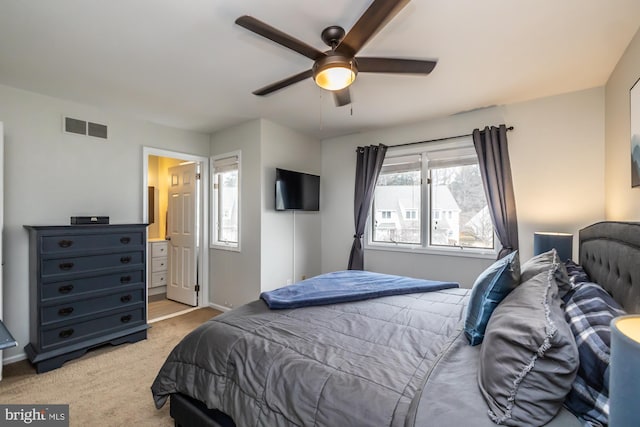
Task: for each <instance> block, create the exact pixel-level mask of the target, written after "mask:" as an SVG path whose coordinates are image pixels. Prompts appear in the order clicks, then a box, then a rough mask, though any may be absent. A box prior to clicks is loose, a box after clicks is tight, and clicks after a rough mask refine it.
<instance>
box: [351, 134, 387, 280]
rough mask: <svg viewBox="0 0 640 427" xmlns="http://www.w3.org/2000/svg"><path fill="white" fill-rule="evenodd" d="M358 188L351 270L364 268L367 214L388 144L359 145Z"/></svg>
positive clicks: (357, 151) (355, 199) (357, 164)
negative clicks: (363, 241)
mask: <svg viewBox="0 0 640 427" xmlns="http://www.w3.org/2000/svg"><path fill="white" fill-rule="evenodd" d="M356 153H357V160H356V188H355V194H354V206H353V207H354V219H355V226H356V233H355V234H354V235H353V245H352V246H351V254H349V265H348V267H347V268H348V269H349V270H362V269H364V251H363V250H362V236H363V235H364V226H365V223H366V222H367V215H369V209H370V208H371V200H372V199H373V193H374V191H375V189H376V182H377V181H378V175H380V170H381V169H382V162H383V161H384V155H385V154H386V153H387V146H386V145H382V144H380V145H369V146H368V147H358V149H357V150H356Z"/></svg>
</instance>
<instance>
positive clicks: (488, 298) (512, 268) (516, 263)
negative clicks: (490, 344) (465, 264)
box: [464, 251, 520, 345]
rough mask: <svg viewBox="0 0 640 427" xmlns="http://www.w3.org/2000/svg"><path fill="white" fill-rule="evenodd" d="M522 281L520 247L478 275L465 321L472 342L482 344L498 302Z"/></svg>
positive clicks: (467, 334)
mask: <svg viewBox="0 0 640 427" xmlns="http://www.w3.org/2000/svg"><path fill="white" fill-rule="evenodd" d="M518 284H520V259H519V258H518V251H514V252H511V253H510V254H509V255H507V256H505V257H504V258H501V259H499V260H498V261H496V262H494V263H493V264H491V265H490V266H489V267H488V268H487V269H486V270H484V271H483V272H482V274H480V275H479V276H478V278H477V279H476V281H475V283H474V284H473V288H472V290H471V297H469V304H468V305H467V314H466V318H465V321H464V334H465V336H466V337H467V340H468V341H469V344H471V345H478V344H480V343H481V342H482V339H483V338H484V330H485V329H486V327H487V322H489V318H490V317H491V314H492V313H493V310H495V308H496V307H497V306H498V304H499V303H500V301H502V300H503V299H504V297H506V296H507V295H508V294H509V292H511V291H512V290H513V289H514V288H515V287H516V286H518Z"/></svg>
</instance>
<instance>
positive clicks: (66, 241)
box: [41, 231, 144, 254]
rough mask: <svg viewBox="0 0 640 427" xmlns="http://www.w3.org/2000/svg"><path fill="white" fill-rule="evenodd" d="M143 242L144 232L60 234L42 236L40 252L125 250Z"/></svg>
mask: <svg viewBox="0 0 640 427" xmlns="http://www.w3.org/2000/svg"><path fill="white" fill-rule="evenodd" d="M142 244H144V233H142V232H139V231H123V232H119V233H104V232H103V233H98V232H96V233H86V234H66V235H65V234H61V235H56V236H43V237H42V246H41V247H42V249H41V250H42V253H43V254H51V253H64V252H76V251H87V250H97V249H111V248H119V249H123V250H126V249H127V248H130V247H132V246H139V245H142Z"/></svg>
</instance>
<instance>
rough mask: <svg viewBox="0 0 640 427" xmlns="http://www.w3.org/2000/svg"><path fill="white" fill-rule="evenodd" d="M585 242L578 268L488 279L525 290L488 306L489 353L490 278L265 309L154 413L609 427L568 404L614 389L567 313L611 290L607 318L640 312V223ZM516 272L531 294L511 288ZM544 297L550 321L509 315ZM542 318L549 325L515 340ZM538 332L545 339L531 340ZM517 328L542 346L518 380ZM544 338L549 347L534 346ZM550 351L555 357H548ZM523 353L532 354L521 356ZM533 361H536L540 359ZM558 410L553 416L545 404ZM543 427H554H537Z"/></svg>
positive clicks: (231, 315)
mask: <svg viewBox="0 0 640 427" xmlns="http://www.w3.org/2000/svg"><path fill="white" fill-rule="evenodd" d="M579 240H580V258H579V265H577V266H576V265H575V264H572V265H570V264H566V265H565V264H564V263H559V262H557V259H556V254H555V251H553V253H550V254H546V255H542V256H540V257H534V258H535V259H532V260H529V261H527V263H524V264H523V265H522V269H521V268H520V265H519V263H517V257H516V258H514V259H513V260H512V261H510V262H511V264H505V263H502V264H500V265H499V268H498V269H496V268H494V269H493V270H492V269H491V268H490V269H488V271H486V272H485V273H483V275H485V274H487V275H488V277H489V278H490V279H491V280H484V282H483V283H487V282H490V283H491V284H492V286H493V285H495V283H500V281H499V280H496V277H500V278H502V279H504V278H505V277H506V278H508V279H509V280H510V281H511V282H514V281H516V282H517V283H515V284H514V285H513V286H510V285H509V286H510V287H509V289H508V292H506V294H505V295H503V296H501V297H500V299H499V300H495V301H494V300H493V299H492V298H493V296H495V295H493V294H491V293H489V292H484V293H483V294H482V295H483V298H485V299H483V300H482V304H483V305H482V306H481V307H483V308H482V310H484V309H486V308H487V307H491V310H490V314H488V315H487V314H486V313H484V314H483V312H482V310H481V311H480V314H481V316H479V317H480V318H483V317H484V326H483V327H484V328H486V330H485V329H482V334H481V335H482V337H481V338H482V339H483V340H484V341H483V342H481V343H480V342H479V341H478V345H470V342H473V340H474V339H475V338H474V335H473V333H474V331H475V329H474V328H473V327H472V328H471V332H470V328H469V323H470V317H472V316H470V314H469V313H470V312H472V311H474V310H476V308H475V307H476V305H477V304H476V301H477V300H478V298H479V297H478V295H479V294H480V292H479V291H478V290H477V289H478V288H479V287H480V286H479V285H478V282H481V280H480V279H481V278H482V277H481V278H479V279H478V281H477V283H476V285H474V288H475V289H476V290H475V291H474V290H473V289H460V288H456V287H450V286H447V287H446V288H443V289H439V290H433V291H428V292H411V293H402V294H398V295H388V296H384V295H383V296H379V297H377V298H372V299H366V300H360V301H351V302H344V303H332V302H329V303H326V304H324V305H312V306H308V307H300V308H291V309H278V310H271V309H269V308H268V306H267V304H266V303H265V301H264V300H262V299H260V300H257V301H254V302H251V303H249V304H247V305H245V306H242V307H238V308H236V309H235V310H232V311H230V312H227V313H225V314H223V315H220V316H217V317H215V318H213V319H211V320H210V321H208V322H206V323H205V324H203V325H201V326H200V327H198V328H197V329H196V330H194V331H193V332H192V333H191V334H189V335H188V336H187V337H185V338H184V339H183V341H182V342H181V343H180V344H178V346H176V348H175V349H174V350H173V352H172V353H171V354H170V356H169V357H168V358H167V360H166V362H165V364H164V365H163V367H162V368H161V370H160V372H159V373H158V376H157V377H156V380H155V381H154V383H153V385H152V394H153V398H154V402H155V404H156V406H157V407H161V406H162V405H164V404H165V403H166V401H167V400H169V399H170V413H171V416H172V417H173V418H174V420H175V423H176V426H184V427H187V426H190V427H191V426H193V427H199V426H224V427H228V426H234V425H237V426H246V425H252V426H276V425H282V426H290V425H291V426H293V425H298V426H306V425H318V426H333V425H369V426H407V427H412V426H449V425H466V426H478V427H484V426H487V427H490V426H494V425H496V423H500V424H504V425H541V424H545V425H548V426H574V425H575V426H580V425H583V424H584V423H585V420H590V421H591V422H592V425H597V423H598V419H599V418H598V417H599V416H601V414H600V413H599V412H598V410H600V412H602V411H603V410H604V411H605V412H606V410H607V409H606V406H605V407H604V408H595V412H589V411H594V409H593V408H590V407H589V408H586V407H585V408H583V409H584V413H585V414H586V415H581V418H580V419H579V418H577V417H576V416H575V415H574V413H576V409H575V408H576V407H578V408H579V409H580V405H583V406H584V402H580V401H579V398H578V400H577V401H575V402H573V405H569V407H570V408H571V411H570V410H569V409H568V408H567V407H565V406H566V403H565V405H564V406H563V402H564V399H565V396H566V395H567V393H569V395H568V396H569V397H567V400H570V398H571V396H574V395H577V393H581V392H582V391H583V390H587V391H590V392H593V393H597V392H599V391H600V389H599V387H600V388H601V386H602V384H600V383H598V384H591V383H589V381H590V380H589V378H588V377H587V380H586V382H587V383H589V384H586V383H584V381H583V382H582V383H581V382H580V381H579V380H580V379H581V378H582V377H584V376H585V375H592V373H590V372H587V373H585V372H582V369H583V367H582V365H580V363H582V357H583V353H582V347H581V345H582V346H584V345H585V344H584V343H578V344H576V340H574V339H573V336H572V335H571V333H572V331H573V332H574V333H577V332H575V331H574V330H573V328H574V327H575V326H576V325H574V323H572V321H569V319H570V318H569V314H568V312H565V311H560V310H565V309H567V308H568V307H573V306H574V305H576V304H578V305H579V301H578V303H576V304H574V301H573V299H572V298H573V297H574V295H576V296H577V294H578V291H576V290H580V292H582V293H585V292H592V291H593V290H595V291H602V289H604V290H606V292H604V293H605V294H607V295H609V294H610V295H611V296H612V298H610V299H611V301H609V299H606V298H605V300H604V302H603V304H609V305H607V307H609V306H614V305H615V307H614V308H611V310H612V311H611V313H612V316H613V315H615V314H617V313H622V309H624V310H626V312H628V313H637V312H640V263H638V260H640V223H623V222H602V223H597V224H594V225H591V226H589V227H587V228H585V229H583V230H581V231H580V236H579ZM541 257H542V258H541ZM544 257H546V258H544ZM497 264H499V263H497ZM505 266H510V267H509V268H506V267H505ZM514 266H516V267H517V268H511V267H514ZM569 267H570V268H569ZM573 269H576V271H577V273H575V274H573V273H574V272H573V271H572V270H573ZM516 270H517V272H518V277H517V280H516V278H515V277H511V276H508V274H510V275H512V276H513V274H515V273H513V272H514V271H516ZM497 271H498V272H500V275H498V273H497ZM505 272H506V273H505ZM520 272H522V276H520ZM527 274H528V277H525V276H526V275H527ZM572 274H573V275H572ZM581 274H584V275H585V276H584V277H585V278H584V279H582V276H581ZM483 275H481V276H483ZM576 278H578V279H576ZM485 279H486V278H485ZM502 279H501V280H502ZM509 280H503V282H504V283H507V282H509ZM576 280H578V281H576ZM591 282H597V283H598V284H599V286H596V285H592V283H591ZM525 283H526V284H527V286H524V284H525ZM530 283H531V284H530ZM587 284H588V286H587ZM495 289H496V288H493V290H492V291H491V292H495ZM563 289H564V290H563ZM583 291H584V292H583ZM532 292H533V294H532ZM531 295H535V296H534V297H532V296H531ZM607 295H605V297H606V296H607ZM538 296H540V298H541V301H542V302H543V303H544V304H542V305H540V306H541V307H543V309H538V308H535V307H537V306H538V305H537V304H534V305H533V306H535V307H534V308H530V307H526V308H525V309H526V310H530V311H532V310H533V311H535V310H538V312H532V313H528V314H526V315H522V314H521V313H520V312H517V315H516V317H515V318H514V317H513V316H514V313H513V312H512V310H511V308H509V307H510V305H511V306H521V305H522V304H520V303H519V301H518V298H537V297H538ZM561 297H562V298H561ZM560 299H562V302H561V303H560V302H559V301H560ZM547 302H548V304H547ZM578 308H580V306H579V307H578ZM491 313H493V314H491ZM529 315H531V316H538V317H536V318H535V321H534V320H527V321H526V322H525V323H521V324H520V325H519V326H517V327H516V326H513V325H517V324H518V321H520V320H521V319H529V318H528V317H527V316H529ZM554 315H555V316H556V317H553V316H554ZM510 316H511V317H510ZM558 316H562V318H563V319H564V318H565V316H566V321H564V320H562V321H559V320H558V319H559V318H560V317H558ZM582 317H584V316H580V318H582ZM532 318H533V317H532ZM554 319H555V320H554ZM474 320H477V319H475V318H474ZM538 321H539V323H540V325H539V326H540V327H538V329H539V330H536V331H528V330H527V328H529V327H532V326H531V325H533V324H535V325H537V323H536V322H538ZM500 322H502V324H501V323H500ZM504 325H512V326H507V327H506V328H505V327H504ZM472 326H474V327H475V326H477V325H475V324H473V325H472ZM578 326H579V325H578ZM509 327H512V328H515V329H516V330H519V331H523V330H527V333H526V334H520V335H524V338H523V339H525V342H524V344H522V345H524V346H528V345H529V346H531V345H533V346H534V347H533V349H534V350H535V351H534V355H533V358H532V359H531V363H528V366H527V367H526V369H525V368H523V369H521V368H520V367H519V365H514V369H511V365H513V363H512V361H513V359H518V358H519V360H518V361H521V359H522V356H523V354H522V352H523V348H522V345H520V344H521V343H516V344H514V339H512V335H508V336H506V337H505V332H504V330H505V329H509ZM557 329H560V330H561V331H556V330H557ZM567 331H569V332H567ZM516 332H517V331H516ZM561 332H562V333H561ZM513 333H514V332H513V331H511V332H509V334H513ZM538 333H539V334H540V339H541V341H540V343H542V344H540V343H537V342H536V343H529V341H531V340H530V339H529V337H530V336H534V335H536V334H538ZM567 335H568V336H569V337H571V339H567ZM558 336H560V337H564V339H559V338H558ZM538 344H540V345H541V346H542V347H540V348H537V350H536V348H535V345H538ZM514 345H516V347H518V346H519V347H518V348H517V349H516V350H513V351H512V349H511V347H512V346H514ZM501 346H502V347H501ZM510 346H511V347H510ZM505 348H507V350H504V349H505ZM498 349H499V350H498ZM525 350H526V351H525V353H526V355H524V356H526V357H529V356H530V354H529V353H530V352H529V353H527V351H529V350H530V349H525ZM507 356H508V357H509V359H507V358H506V357H507ZM578 358H580V363H579V362H578ZM574 359H575V360H574ZM527 360H529V359H527ZM525 362H526V360H525ZM534 362H535V363H534ZM607 362H608V359H607ZM525 364H526V363H525ZM570 365H571V366H570ZM545 369H547V371H546V372H545ZM512 371H513V372H512ZM512 375H513V376H512ZM512 379H513V380H512ZM545 381H546V382H545ZM557 383H561V384H557ZM531 384H536V386H535V387H532V386H531ZM540 384H544V386H540ZM576 384H578V386H579V387H577V386H576ZM512 386H513V387H512ZM558 387H559V389H558V390H556V388H558ZM563 387H564V388H563ZM567 387H570V388H571V391H570V392H569V391H568V390H567ZM576 387H577V388H576ZM580 387H582V388H580ZM541 389H543V390H541ZM574 389H575V390H574ZM594 390H595V391H594ZM552 392H553V393H555V395H553V394H549V393H552ZM541 393H542V394H541ZM544 393H547V394H544ZM554 399H555V401H557V402H556V403H555V406H553V407H552V408H551V409H550V408H548V407H542V406H544V405H540V404H539V401H545V402H546V401H551V400H554ZM559 399H561V400H559ZM594 399H595V400H598V397H597V396H596V397H595V398H594ZM514 402H515V403H514ZM558 402H559V403H558ZM527 405H529V406H527ZM545 405H546V403H545ZM530 413H534V415H530ZM540 419H544V420H545V421H544V422H539V421H531V420H540ZM523 420H525V421H523Z"/></svg>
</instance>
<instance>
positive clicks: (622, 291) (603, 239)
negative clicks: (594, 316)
mask: <svg viewBox="0 0 640 427" xmlns="http://www.w3.org/2000/svg"><path fill="white" fill-rule="evenodd" d="M579 238H580V264H581V265H582V266H583V267H584V269H585V271H586V272H587V274H588V275H589V277H590V278H591V280H592V281H594V282H596V283H598V284H600V286H602V287H603V288H605V289H606V290H607V291H608V292H609V293H610V294H611V295H612V296H613V298H614V299H615V300H616V301H617V302H618V303H620V304H621V305H622V307H623V308H624V309H625V310H626V311H627V312H628V313H640V223H638V222H615V221H605V222H598V223H596V224H593V225H590V226H588V227H586V228H583V229H582V230H580V234H579Z"/></svg>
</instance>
